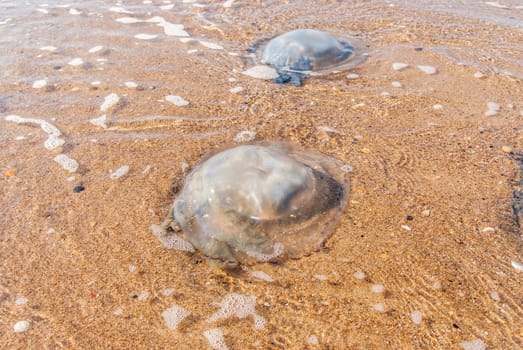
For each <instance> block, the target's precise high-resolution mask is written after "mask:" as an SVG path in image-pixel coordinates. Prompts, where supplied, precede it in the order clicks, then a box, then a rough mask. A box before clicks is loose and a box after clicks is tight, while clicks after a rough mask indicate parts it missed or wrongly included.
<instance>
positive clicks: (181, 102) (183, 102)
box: [165, 95, 189, 107]
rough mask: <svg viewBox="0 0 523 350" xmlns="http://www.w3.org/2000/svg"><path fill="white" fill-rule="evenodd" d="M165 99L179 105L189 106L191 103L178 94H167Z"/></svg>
mask: <svg viewBox="0 0 523 350" xmlns="http://www.w3.org/2000/svg"><path fill="white" fill-rule="evenodd" d="M165 100H166V101H167V102H171V103H172V104H173V105H176V106H179V107H183V106H187V105H188V104H189V101H186V100H185V99H184V98H183V97H181V96H178V95H167V96H165Z"/></svg>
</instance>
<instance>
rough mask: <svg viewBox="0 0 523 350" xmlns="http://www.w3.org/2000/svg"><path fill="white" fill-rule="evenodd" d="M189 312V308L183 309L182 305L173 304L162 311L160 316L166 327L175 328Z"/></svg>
mask: <svg viewBox="0 0 523 350" xmlns="http://www.w3.org/2000/svg"><path fill="white" fill-rule="evenodd" d="M190 314H191V312H190V311H189V310H185V309H184V308H183V307H180V306H178V305H173V306H171V307H170V308H168V309H166V310H165V311H164V312H162V317H163V320H164V321H165V325H166V326H167V328H169V329H176V328H178V325H179V324H180V322H182V321H183V320H184V319H185V318H186V317H187V316H189V315H190Z"/></svg>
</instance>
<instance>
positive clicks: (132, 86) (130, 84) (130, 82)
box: [124, 81, 138, 89]
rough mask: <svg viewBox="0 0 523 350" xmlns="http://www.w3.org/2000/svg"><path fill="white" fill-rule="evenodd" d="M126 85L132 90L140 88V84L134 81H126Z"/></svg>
mask: <svg viewBox="0 0 523 350" xmlns="http://www.w3.org/2000/svg"><path fill="white" fill-rule="evenodd" d="M124 84H125V86H127V87H128V88H131V89H133V88H135V87H138V84H136V83H135V82H134V81H126V82H125V83H124Z"/></svg>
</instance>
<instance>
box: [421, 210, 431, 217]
mask: <svg viewBox="0 0 523 350" xmlns="http://www.w3.org/2000/svg"><path fill="white" fill-rule="evenodd" d="M430 214H431V212H430V210H429V209H426V210H423V211H422V212H421V216H424V217H427V216H430Z"/></svg>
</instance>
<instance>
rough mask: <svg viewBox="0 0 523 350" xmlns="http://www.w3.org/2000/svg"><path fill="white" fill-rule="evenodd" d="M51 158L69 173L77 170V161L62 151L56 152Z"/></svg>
mask: <svg viewBox="0 0 523 350" xmlns="http://www.w3.org/2000/svg"><path fill="white" fill-rule="evenodd" d="M53 160H54V161H55V162H57V163H58V164H60V165H61V166H62V168H64V169H65V170H67V171H69V172H71V173H74V172H75V171H76V170H78V162H77V161H76V160H75V159H73V158H70V157H69V156H67V155H65V154H63V153H60V154H58V155H57V156H56V157H54V158H53Z"/></svg>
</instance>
